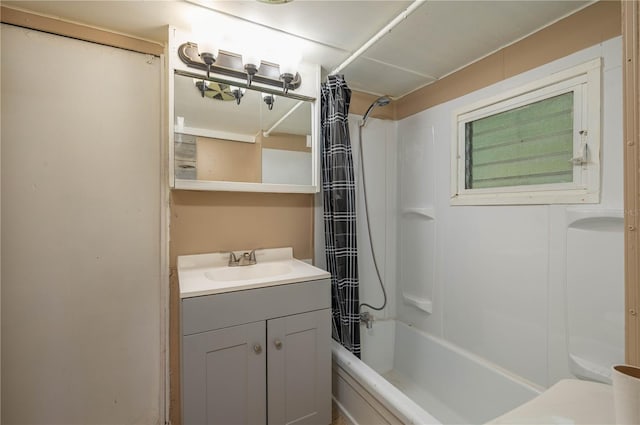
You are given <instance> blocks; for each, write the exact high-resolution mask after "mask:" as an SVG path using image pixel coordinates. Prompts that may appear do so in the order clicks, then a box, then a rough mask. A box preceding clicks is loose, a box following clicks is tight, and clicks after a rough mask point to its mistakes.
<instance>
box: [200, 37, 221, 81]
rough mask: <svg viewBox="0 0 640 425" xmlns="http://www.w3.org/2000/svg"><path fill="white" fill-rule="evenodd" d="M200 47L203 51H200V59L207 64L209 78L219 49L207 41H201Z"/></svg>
mask: <svg viewBox="0 0 640 425" xmlns="http://www.w3.org/2000/svg"><path fill="white" fill-rule="evenodd" d="M200 47H201V48H202V52H201V53H200V59H202V62H204V63H205V65H206V66H207V78H209V74H210V73H211V66H212V65H213V64H214V63H215V62H216V56H218V49H217V48H215V46H212V45H211V44H209V43H207V42H206V41H205V42H202V43H200Z"/></svg>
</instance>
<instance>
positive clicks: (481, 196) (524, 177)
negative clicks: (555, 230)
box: [451, 59, 601, 205]
mask: <svg viewBox="0 0 640 425" xmlns="http://www.w3.org/2000/svg"><path fill="white" fill-rule="evenodd" d="M600 68H601V61H600V59H596V60H593V61H591V62H588V63H586V64H583V65H579V66H576V67H574V68H571V69H568V70H565V71H562V72H559V73H556V74H553V75H551V76H549V77H547V78H544V79H543V80H540V81H536V82H534V83H530V84H528V85H526V86H524V87H520V88H518V89H516V90H512V91H510V92H507V93H504V94H501V95H500V96H497V97H494V98H491V99H486V100H484V101H482V102H478V103H475V104H473V105H469V106H467V107H465V108H462V109H460V110H458V111H456V113H455V114H454V121H455V122H454V124H455V131H454V134H455V135H456V139H455V142H454V143H453V144H452V149H451V169H452V175H451V204H452V205H491V204H557V203H562V204H569V203H597V202H598V201H599V197H600V194H599V189H600Z"/></svg>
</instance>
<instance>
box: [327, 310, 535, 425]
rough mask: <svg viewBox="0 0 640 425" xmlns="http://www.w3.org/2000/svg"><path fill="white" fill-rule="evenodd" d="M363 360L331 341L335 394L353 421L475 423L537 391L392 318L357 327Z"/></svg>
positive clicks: (510, 406) (444, 342) (340, 407)
mask: <svg viewBox="0 0 640 425" xmlns="http://www.w3.org/2000/svg"><path fill="white" fill-rule="evenodd" d="M361 337H362V359H363V361H360V360H358V359H357V358H356V357H355V356H353V355H352V354H351V353H350V352H348V351H347V350H346V349H344V348H343V347H342V346H340V345H339V344H338V343H336V342H335V341H333V346H332V353H333V361H334V364H333V373H334V379H333V396H334V401H335V403H336V405H337V407H338V408H339V409H340V410H341V411H342V414H343V415H344V416H345V417H346V418H347V419H348V420H349V421H350V422H352V423H356V424H362V425H368V424H384V423H391V424H394V423H401V424H432V423H443V424H461V423H464V424H481V423H484V422H486V421H488V420H491V419H493V418H495V417H497V416H499V415H501V414H503V413H505V412H507V411H509V410H511V409H513V408H515V407H516V406H519V405H520V404H522V403H524V402H526V401H528V400H530V399H532V398H533V397H535V396H537V395H539V394H540V392H541V391H542V388H538V387H536V386H534V385H532V384H530V383H527V382H525V381H523V380H522V379H520V378H519V377H517V376H514V375H511V374H509V373H508V372H505V371H504V370H500V369H499V368H497V367H496V366H494V365H492V364H491V363H489V362H487V361H485V360H483V359H481V358H479V357H478V356H474V355H472V354H470V353H468V352H466V351H464V350H461V349H460V348H458V347H456V346H454V345H452V344H450V343H447V342H446V341H443V340H441V339H439V338H435V337H433V336H430V335H428V334H426V333H424V332H421V331H419V330H416V329H415V328H413V327H411V326H409V325H407V324H405V323H402V322H397V321H394V320H384V321H376V322H374V325H373V329H370V330H367V329H366V328H364V327H362V328H361Z"/></svg>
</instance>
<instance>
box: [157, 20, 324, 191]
mask: <svg viewBox="0 0 640 425" xmlns="http://www.w3.org/2000/svg"><path fill="white" fill-rule="evenodd" d="M187 38H188V35H183V36H182V37H180V36H177V35H176V31H175V30H173V31H172V30H171V29H170V39H171V40H170V44H171V47H170V51H169V56H170V59H169V61H168V62H169V78H168V79H169V82H168V83H169V84H168V86H169V96H168V97H169V113H168V116H169V143H170V155H169V159H170V166H169V170H170V181H171V186H172V187H173V188H175V189H191V190H213V191H240V192H280V193H315V192H317V191H318V187H319V173H318V155H319V146H318V141H319V110H318V108H319V101H318V97H317V93H318V90H319V87H320V82H319V74H320V72H319V71H320V70H319V67H318V66H311V65H305V66H303V67H302V69H301V72H300V74H301V75H302V85H303V87H301V88H300V89H298V88H297V87H296V89H295V90H288V92H287V93H285V92H284V90H283V89H281V88H279V87H274V86H269V85H265V84H260V83H256V82H255V81H254V82H253V83H252V84H251V85H249V84H248V83H247V81H246V80H242V79H241V78H234V77H233V76H228V75H221V74H216V73H213V72H212V73H210V75H209V76H208V77H207V72H206V71H204V70H199V69H192V68H188V67H187V66H186V65H185V64H183V63H182V62H181V61H180V59H179V58H178V55H177V49H178V47H179V46H180V45H181V44H180V43H182V42H184V40H186V39H187ZM182 45H184V44H182ZM309 94H313V95H315V96H310V95H309Z"/></svg>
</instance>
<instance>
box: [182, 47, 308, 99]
mask: <svg viewBox="0 0 640 425" xmlns="http://www.w3.org/2000/svg"><path fill="white" fill-rule="evenodd" d="M206 49H208V50H205V48H204V47H201V50H202V51H203V53H200V52H199V48H198V44H196V43H192V42H187V43H184V44H182V45H181V46H180V47H178V57H179V58H180V60H181V61H182V62H184V63H185V64H186V65H187V66H188V67H191V68H196V69H201V70H205V71H206V72H207V78H210V77H209V74H210V73H215V74H221V75H225V76H228V77H233V78H239V79H242V80H246V81H247V87H249V86H251V85H252V84H253V83H260V84H267V85H270V86H274V87H278V88H282V89H283V92H284V93H288V92H289V90H296V89H297V88H299V87H300V85H301V84H302V77H301V76H300V74H299V73H298V72H297V71H296V69H295V68H296V67H297V63H295V64H293V63H292V64H291V65H293V66H291V65H287V64H285V63H283V64H282V65H279V64H277V63H273V62H267V61H265V60H260V58H259V57H258V56H257V55H256V54H252V53H248V54H246V55H245V56H244V57H243V56H242V55H240V54H238V53H233V52H228V51H225V50H218V51H217V55H216V53H208V51H209V52H210V51H211V49H210V48H206Z"/></svg>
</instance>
